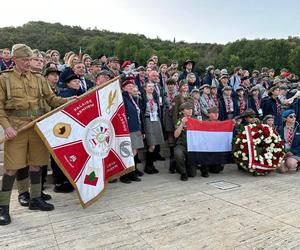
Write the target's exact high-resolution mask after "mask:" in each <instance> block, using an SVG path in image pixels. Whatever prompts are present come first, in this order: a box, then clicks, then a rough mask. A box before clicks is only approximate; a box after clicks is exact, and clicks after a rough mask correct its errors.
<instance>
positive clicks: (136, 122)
mask: <svg viewBox="0 0 300 250" xmlns="http://www.w3.org/2000/svg"><path fill="white" fill-rule="evenodd" d="M122 90H123V93H122V95H123V100H124V105H125V110H126V117H127V122H128V128H129V132H130V139H131V147H132V152H133V155H134V163H135V171H133V172H131V173H129V174H125V175H123V176H121V177H120V181H121V182H123V183H126V184H128V183H131V182H132V181H141V179H140V178H139V177H138V176H142V175H143V173H142V172H141V171H139V170H138V168H137V162H136V156H137V154H138V150H139V149H141V148H143V147H144V142H143V132H142V117H141V109H140V106H139V103H138V100H137V98H135V96H134V94H135V84H134V78H133V77H127V78H126V80H125V81H124V82H123V83H122Z"/></svg>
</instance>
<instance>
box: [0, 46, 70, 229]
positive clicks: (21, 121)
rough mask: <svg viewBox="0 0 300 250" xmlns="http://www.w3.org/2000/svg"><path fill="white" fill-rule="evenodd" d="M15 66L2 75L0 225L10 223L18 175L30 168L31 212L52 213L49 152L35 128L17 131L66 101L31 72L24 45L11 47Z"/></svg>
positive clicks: (0, 110)
mask: <svg viewBox="0 0 300 250" xmlns="http://www.w3.org/2000/svg"><path fill="white" fill-rule="evenodd" d="M12 55H13V60H14V61H15V63H16V67H15V68H14V69H12V70H10V71H6V72H5V73H2V74H1V75H0V86H1V87H0V124H1V126H2V127H3V129H4V135H5V138H6V142H5V144H4V174H3V179H2V187H1V191H0V210H1V212H0V225H7V224H9V223H11V218H10V215H9V203H10V197H11V192H12V187H13V184H14V180H15V176H16V172H17V170H18V169H22V168H24V167H25V166H29V177H30V181H31V188H30V203H29V209H31V210H41V211H50V210H53V209H54V206H53V205H52V204H49V203H47V202H45V201H44V200H43V199H42V198H41V168H40V167H41V166H42V165H46V164H47V163H48V162H49V153H48V150H47V148H46V147H45V146H44V144H43V142H42V140H41V139H40V138H39V136H38V135H37V134H36V133H35V131H34V129H33V128H29V129H27V130H25V131H22V132H18V130H19V129H20V128H21V127H23V126H25V125H27V124H28V123H29V122H30V121H32V120H34V119H36V118H37V117H39V116H41V115H43V114H44V113H45V108H46V105H49V106H50V107H54V108H55V107H58V106H60V105H62V104H64V103H66V102H67V99H63V98H60V97H57V96H55V95H54V94H53V92H52V91H51V89H50V88H49V85H48V83H47V81H46V80H45V78H43V77H42V76H41V75H40V74H39V73H36V72H33V71H30V58H31V57H32V50H31V49H30V48H29V47H28V46H27V45H25V44H15V45H14V46H13V48H12Z"/></svg>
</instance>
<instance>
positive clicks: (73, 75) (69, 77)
mask: <svg viewBox="0 0 300 250" xmlns="http://www.w3.org/2000/svg"><path fill="white" fill-rule="evenodd" d="M75 79H78V80H80V78H79V77H78V76H77V75H75V74H72V75H69V76H68V77H67V78H66V79H65V83H69V82H71V81H72V80H75Z"/></svg>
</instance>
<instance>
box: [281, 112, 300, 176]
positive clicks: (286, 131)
mask: <svg viewBox="0 0 300 250" xmlns="http://www.w3.org/2000/svg"><path fill="white" fill-rule="evenodd" d="M282 117H283V119H284V123H283V126H282V127H281V128H279V130H278V131H279V134H280V136H281V138H282V139H283V140H284V142H285V149H286V151H287V154H286V156H285V159H284V161H283V162H282V164H281V167H280V169H279V171H280V172H281V173H285V172H288V171H289V170H295V169H297V170H298V168H299V165H300V126H299V123H298V122H296V114H295V111H294V110H292V109H288V110H286V111H284V112H283V114H282Z"/></svg>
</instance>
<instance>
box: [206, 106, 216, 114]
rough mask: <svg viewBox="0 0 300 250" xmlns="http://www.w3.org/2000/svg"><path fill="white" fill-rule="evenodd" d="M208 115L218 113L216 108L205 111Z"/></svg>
mask: <svg viewBox="0 0 300 250" xmlns="http://www.w3.org/2000/svg"><path fill="white" fill-rule="evenodd" d="M207 112H208V113H219V110H218V108H217V107H211V108H209V109H208V110H207Z"/></svg>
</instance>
